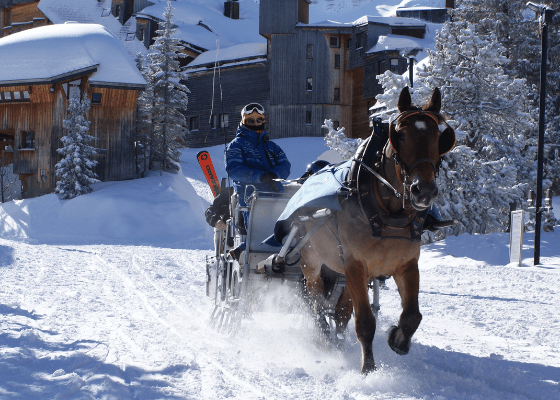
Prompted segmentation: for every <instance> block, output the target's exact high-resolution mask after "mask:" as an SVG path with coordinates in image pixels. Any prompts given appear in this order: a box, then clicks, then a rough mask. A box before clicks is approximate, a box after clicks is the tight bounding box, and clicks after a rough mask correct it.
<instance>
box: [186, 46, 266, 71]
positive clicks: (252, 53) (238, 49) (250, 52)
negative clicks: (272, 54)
mask: <svg viewBox="0 0 560 400" xmlns="http://www.w3.org/2000/svg"><path fill="white" fill-rule="evenodd" d="M266 52H267V45H266V43H243V44H238V45H235V46H230V47H226V48H225V49H218V50H212V51H207V52H205V53H202V54H201V55H199V56H198V57H197V58H196V59H195V60H194V61H192V62H191V63H190V64H189V68H191V67H196V66H199V65H204V64H212V65H213V64H214V63H215V62H216V61H218V62H223V61H232V60H240V59H243V58H252V57H260V58H261V59H262V57H266ZM216 56H217V57H216Z"/></svg>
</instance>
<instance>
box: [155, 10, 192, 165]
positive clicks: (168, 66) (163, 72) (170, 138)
mask: <svg viewBox="0 0 560 400" xmlns="http://www.w3.org/2000/svg"><path fill="white" fill-rule="evenodd" d="M172 10H173V8H172V7H171V3H170V2H168V3H167V7H166V9H165V13H164V14H163V17H164V21H163V22H161V23H160V27H161V29H159V30H158V31H156V33H157V35H158V36H157V37H156V38H155V42H154V44H153V45H152V46H151V47H150V50H151V51H152V52H151V53H149V54H148V57H149V59H150V65H149V67H148V68H149V73H150V74H151V76H152V78H153V81H151V82H149V84H150V85H151V88H152V89H153V98H152V100H153V103H152V107H153V109H152V114H151V116H152V118H153V126H152V129H151V130H150V132H149V135H150V145H151V147H150V153H151V155H152V156H155V157H157V158H158V159H159V160H158V161H159V162H160V173H161V172H162V171H169V170H174V171H177V170H179V165H180V159H179V156H180V152H179V151H178V148H179V143H178V141H180V140H183V139H184V137H185V134H186V133H187V129H186V119H185V116H184V115H183V114H182V113H181V111H180V110H185V109H186V107H187V102H188V99H187V93H188V92H189V90H188V89H187V87H186V86H185V85H183V84H182V83H181V80H186V75H185V74H183V73H182V72H181V71H180V65H179V57H180V50H181V47H180V46H179V39H176V38H173V37H172V35H173V34H174V33H175V32H176V31H177V29H176V28H174V26H173V24H172V22H171V20H172V18H173V14H172ZM148 100H149V99H148ZM151 167H153V165H152V166H151Z"/></svg>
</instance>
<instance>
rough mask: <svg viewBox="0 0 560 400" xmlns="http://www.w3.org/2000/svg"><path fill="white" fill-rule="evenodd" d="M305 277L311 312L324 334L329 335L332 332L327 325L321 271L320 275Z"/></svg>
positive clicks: (314, 273) (309, 274) (305, 275)
mask: <svg viewBox="0 0 560 400" xmlns="http://www.w3.org/2000/svg"><path fill="white" fill-rule="evenodd" d="M306 272H307V271H306ZM304 277H305V284H306V288H307V295H308V296H309V306H310V308H311V312H312V313H313V314H314V315H313V316H314V320H315V323H316V324H317V327H318V328H319V329H320V330H321V332H322V333H323V334H325V335H328V334H329V332H330V326H329V324H328V323H327V320H326V318H325V314H324V312H323V301H324V298H323V291H324V282H323V279H321V275H320V271H319V272H318V273H316V272H315V271H313V273H308V274H304Z"/></svg>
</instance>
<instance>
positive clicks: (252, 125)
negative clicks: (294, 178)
mask: <svg viewBox="0 0 560 400" xmlns="http://www.w3.org/2000/svg"><path fill="white" fill-rule="evenodd" d="M265 120H266V118H265V115H264V107H263V106H261V105H260V104H258V103H250V104H247V105H246V106H245V107H243V109H242V110H241V123H240V124H239V127H238V128H237V132H236V134H235V139H233V140H232V141H231V142H230V143H229V144H228V145H227V147H226V150H225V165H226V171H227V173H228V175H229V177H230V178H231V179H232V181H233V189H234V191H235V193H238V201H239V205H240V206H243V207H245V206H246V205H247V203H246V202H245V195H247V196H249V195H250V193H245V188H246V186H247V185H252V186H254V187H255V189H256V190H262V191H271V190H272V191H274V192H282V191H283V186H282V184H281V183H280V182H277V181H275V179H286V178H288V176H289V175H290V168H291V164H290V162H289V161H288V158H287V157H286V153H284V151H283V150H282V149H281V148H280V146H278V145H277V144H276V143H274V142H272V141H271V140H270V139H269V137H268V132H267V131H266V129H265ZM243 218H244V220H245V228H248V226H247V225H248V213H247V212H245V211H244V212H243ZM244 249H245V243H242V244H241V245H240V246H239V247H237V248H236V249H234V250H232V252H231V254H232V257H233V258H234V259H236V260H239V255H240V253H241V251H243V250H244Z"/></svg>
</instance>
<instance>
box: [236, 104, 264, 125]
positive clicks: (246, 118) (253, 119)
mask: <svg viewBox="0 0 560 400" xmlns="http://www.w3.org/2000/svg"><path fill="white" fill-rule="evenodd" d="M241 123H242V124H243V125H245V126H246V127H247V128H249V129H251V130H253V131H257V132H260V131H263V130H264V123H265V116H264V107H263V106H261V105H260V104H259V103H249V104H247V105H246V106H245V107H243V109H242V110H241Z"/></svg>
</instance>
